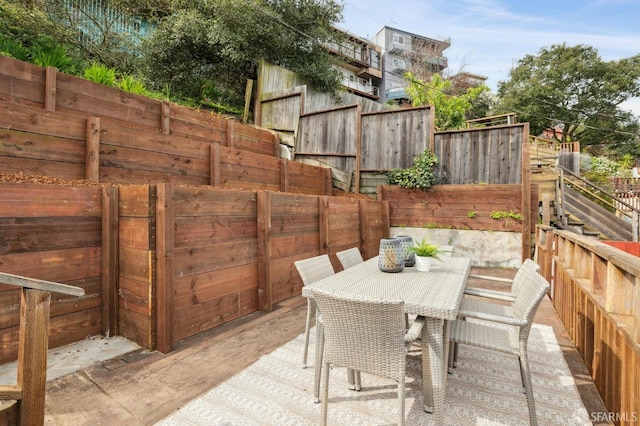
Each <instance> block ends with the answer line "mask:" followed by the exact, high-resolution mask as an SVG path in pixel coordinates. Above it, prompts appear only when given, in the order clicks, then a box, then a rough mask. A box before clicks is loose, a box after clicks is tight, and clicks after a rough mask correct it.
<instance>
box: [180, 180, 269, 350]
mask: <svg viewBox="0 0 640 426" xmlns="http://www.w3.org/2000/svg"><path fill="white" fill-rule="evenodd" d="M173 202H174V203H175V207H174V220H175V225H174V229H175V233H174V241H175V249H174V260H173V268H174V277H173V279H174V284H173V289H174V297H175V301H174V304H175V305H174V309H175V312H174V324H173V327H174V330H173V333H174V339H175V340H180V339H183V338H185V337H188V336H191V335H193V334H196V333H199V332H202V331H204V330H207V329H210V328H213V327H215V326H217V325H220V324H222V323H224V322H227V321H230V320H232V319H235V318H238V317H240V316H243V315H246V314H248V313H251V312H254V311H256V310H258V299H257V293H258V291H257V286H258V284H257V283H258V278H257V277H258V275H257V274H258V268H257V261H258V260H257V227H256V193H255V191H227V190H219V189H210V188H194V187H182V186H176V187H175V189H174V197H173Z"/></svg>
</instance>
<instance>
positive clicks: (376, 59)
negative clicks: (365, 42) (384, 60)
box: [371, 50, 380, 70]
mask: <svg viewBox="0 0 640 426" xmlns="http://www.w3.org/2000/svg"><path fill="white" fill-rule="evenodd" d="M371 66H372V67H373V68H375V69H377V70H379V69H380V53H378V52H376V51H373V50H372V51H371Z"/></svg>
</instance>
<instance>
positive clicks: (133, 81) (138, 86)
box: [116, 75, 147, 95]
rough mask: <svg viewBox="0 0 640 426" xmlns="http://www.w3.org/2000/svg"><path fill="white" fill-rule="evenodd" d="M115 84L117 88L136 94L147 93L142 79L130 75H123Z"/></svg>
mask: <svg viewBox="0 0 640 426" xmlns="http://www.w3.org/2000/svg"><path fill="white" fill-rule="evenodd" d="M116 86H117V87H118V89H121V90H124V91H125V92H130V93H134V94H136V95H145V94H146V93H147V89H146V88H145V87H144V84H143V83H142V81H140V80H138V79H137V78H135V77H133V76H131V75H123V76H122V78H121V79H120V81H118V83H116Z"/></svg>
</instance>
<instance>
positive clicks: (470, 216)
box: [467, 211, 478, 218]
mask: <svg viewBox="0 0 640 426" xmlns="http://www.w3.org/2000/svg"><path fill="white" fill-rule="evenodd" d="M476 214H478V212H474V211H470V212H467V216H468V217H469V218H474V217H476Z"/></svg>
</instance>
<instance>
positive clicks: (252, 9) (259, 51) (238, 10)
mask: <svg viewBox="0 0 640 426" xmlns="http://www.w3.org/2000/svg"><path fill="white" fill-rule="evenodd" d="M173 7H174V9H173V13H172V14H171V15H169V16H166V17H165V18H164V19H162V20H161V21H160V23H159V26H158V28H157V30H156V31H155V32H154V33H153V35H152V36H151V37H150V38H149V39H148V40H147V42H146V43H145V44H144V49H143V50H144V55H143V69H144V73H145V75H146V77H147V79H148V80H149V81H153V82H155V83H156V84H158V85H159V86H158V87H156V88H155V89H156V90H158V89H159V88H160V87H162V86H170V87H172V90H173V92H174V94H176V95H179V96H181V97H185V98H192V99H194V100H202V99H207V98H209V99H217V100H218V101H220V100H224V101H227V102H230V103H231V104H235V105H242V103H243V93H244V86H245V84H246V80H247V79H249V78H250V79H255V78H256V70H257V65H258V63H259V62H260V60H266V61H268V62H271V63H274V64H276V65H280V66H284V67H286V68H288V69H290V70H292V71H294V72H297V73H298V74H299V75H300V76H301V77H302V78H304V79H305V80H306V81H307V82H308V84H309V85H310V86H311V87H314V88H316V89H319V90H327V89H328V90H331V91H335V90H337V88H338V87H339V74H338V71H336V70H335V69H334V68H333V67H331V61H330V56H329V54H328V52H327V50H326V49H325V48H324V47H323V45H322V42H323V41H325V40H330V39H331V37H333V34H334V33H333V31H331V24H332V23H333V22H337V21H338V20H339V19H340V16H341V13H342V5H341V4H340V3H338V2H337V1H334V0H322V1H321V0H242V1H237V0H210V1H206V2H192V1H186V0H184V1H180V0H178V1H176V2H175V3H174V4H173ZM210 81H213V83H214V84H213V85H211V84H210V83H207V82H210ZM204 89H206V93H205V90H204Z"/></svg>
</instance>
